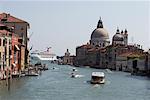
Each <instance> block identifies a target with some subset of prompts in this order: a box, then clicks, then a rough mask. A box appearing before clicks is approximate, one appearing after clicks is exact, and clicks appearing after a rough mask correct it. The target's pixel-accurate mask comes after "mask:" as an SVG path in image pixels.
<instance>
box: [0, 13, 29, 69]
mask: <svg viewBox="0 0 150 100" xmlns="http://www.w3.org/2000/svg"><path fill="white" fill-rule="evenodd" d="M0 23H2V24H4V25H6V26H9V27H13V28H14V31H13V32H14V34H17V35H18V36H19V42H20V43H21V44H22V45H23V46H24V47H23V46H22V47H21V48H23V49H21V50H22V53H21V59H22V62H21V63H22V65H21V67H22V68H21V69H22V70H24V68H25V65H26V64H28V63H29V60H28V59H29V50H28V40H29V39H28V34H27V32H28V29H29V23H28V22H26V21H24V20H22V19H19V18H16V17H14V16H12V15H10V14H7V13H1V14H0ZM24 49H25V50H24Z"/></svg>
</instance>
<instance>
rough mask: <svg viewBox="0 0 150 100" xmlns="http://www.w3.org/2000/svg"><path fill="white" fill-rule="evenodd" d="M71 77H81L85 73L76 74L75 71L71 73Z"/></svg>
mask: <svg viewBox="0 0 150 100" xmlns="http://www.w3.org/2000/svg"><path fill="white" fill-rule="evenodd" d="M71 77H72V78H80V77H84V76H83V75H79V74H75V73H71Z"/></svg>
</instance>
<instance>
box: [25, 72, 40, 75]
mask: <svg viewBox="0 0 150 100" xmlns="http://www.w3.org/2000/svg"><path fill="white" fill-rule="evenodd" d="M25 76H39V74H38V73H36V72H30V73H27V74H26V75H25Z"/></svg>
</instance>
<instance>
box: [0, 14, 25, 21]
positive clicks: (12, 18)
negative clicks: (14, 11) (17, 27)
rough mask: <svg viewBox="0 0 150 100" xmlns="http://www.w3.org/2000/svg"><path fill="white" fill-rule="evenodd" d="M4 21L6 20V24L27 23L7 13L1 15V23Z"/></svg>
mask: <svg viewBox="0 0 150 100" xmlns="http://www.w3.org/2000/svg"><path fill="white" fill-rule="evenodd" d="M3 19H6V22H24V23H27V22H26V21H24V20H22V19H19V18H16V17H14V16H11V15H10V14H7V13H1V14H0V21H2V20H3Z"/></svg>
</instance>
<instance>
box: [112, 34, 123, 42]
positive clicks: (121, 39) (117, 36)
mask: <svg viewBox="0 0 150 100" xmlns="http://www.w3.org/2000/svg"><path fill="white" fill-rule="evenodd" d="M113 41H124V37H123V35H122V34H115V35H114V36H113Z"/></svg>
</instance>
